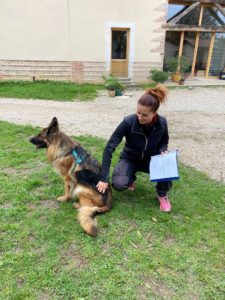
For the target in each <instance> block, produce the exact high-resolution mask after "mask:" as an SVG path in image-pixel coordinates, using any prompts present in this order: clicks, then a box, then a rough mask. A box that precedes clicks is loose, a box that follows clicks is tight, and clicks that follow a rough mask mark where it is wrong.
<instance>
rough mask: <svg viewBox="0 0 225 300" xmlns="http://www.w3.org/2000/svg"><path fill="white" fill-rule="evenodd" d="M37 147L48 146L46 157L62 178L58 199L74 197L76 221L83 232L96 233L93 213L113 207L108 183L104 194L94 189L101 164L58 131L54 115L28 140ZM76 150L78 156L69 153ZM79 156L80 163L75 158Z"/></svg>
mask: <svg viewBox="0 0 225 300" xmlns="http://www.w3.org/2000/svg"><path fill="white" fill-rule="evenodd" d="M30 142H31V143H33V144H34V145H36V148H37V149H41V148H47V158H48V160H49V161H50V162H51V163H52V166H53V168H54V169H55V170H56V171H57V172H58V173H59V174H60V175H61V176H62V177H63V180H64V185H65V193H64V195H63V196H61V197H59V198H58V199H57V200H58V201H67V200H68V199H70V198H77V199H78V200H79V202H78V203H74V205H73V206H74V207H75V208H77V209H78V220H79V222H80V225H81V227H82V228H83V229H84V231H85V232H86V233H88V234H90V235H92V236H95V235H96V234H97V226H96V220H95V215H96V214H98V213H104V212H107V211H109V210H110V209H111V208H112V191H111V187H110V186H109V188H108V190H107V191H106V192H105V194H101V193H99V192H98V191H97V189H96V184H97V183H98V181H99V176H100V171H101V167H100V165H99V163H98V162H97V160H95V159H94V158H93V157H91V156H90V155H89V154H88V153H87V152H86V151H85V149H84V148H83V147H82V146H81V145H80V144H79V143H78V142H77V141H75V140H72V139H71V138H69V137H68V136H67V135H66V134H64V133H63V132H61V131H60V130H59V125H58V120H57V119H56V118H53V119H52V121H51V123H50V125H49V126H48V127H47V128H44V129H43V130H42V131H41V132H40V133H39V134H38V135H37V136H34V137H32V138H31V139H30ZM73 150H75V151H76V153H77V157H75V156H74V155H73V154H72V152H73ZM80 158H81V160H82V161H81V162H79V161H78V160H79V159H80Z"/></svg>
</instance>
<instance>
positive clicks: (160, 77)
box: [150, 69, 168, 83]
mask: <svg viewBox="0 0 225 300" xmlns="http://www.w3.org/2000/svg"><path fill="white" fill-rule="evenodd" d="M150 73H151V79H152V80H153V81H155V82H161V83H163V82H165V81H166V80H167V79H168V73H167V72H163V71H160V70H157V69H152V70H151V71H150Z"/></svg>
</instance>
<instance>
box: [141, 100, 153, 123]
mask: <svg viewBox="0 0 225 300" xmlns="http://www.w3.org/2000/svg"><path fill="white" fill-rule="evenodd" d="M155 115H156V112H152V111H151V110H150V108H149V107H148V106H144V105H141V104H138V105H137V118H138V121H139V123H140V124H141V125H145V124H149V123H151V121H152V119H153V118H154V116H155Z"/></svg>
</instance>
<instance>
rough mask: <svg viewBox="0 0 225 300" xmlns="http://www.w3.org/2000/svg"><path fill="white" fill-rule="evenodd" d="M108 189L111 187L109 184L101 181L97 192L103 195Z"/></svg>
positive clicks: (97, 186)
mask: <svg viewBox="0 0 225 300" xmlns="http://www.w3.org/2000/svg"><path fill="white" fill-rule="evenodd" d="M108 187H109V184H108V182H104V181H99V182H98V184H97V185H96V188H97V190H98V191H99V192H100V193H102V194H104V193H105V191H106V190H107V188H108Z"/></svg>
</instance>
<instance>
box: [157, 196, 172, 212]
mask: <svg viewBox="0 0 225 300" xmlns="http://www.w3.org/2000/svg"><path fill="white" fill-rule="evenodd" d="M158 199H159V203H160V210H161V211H162V212H170V211H171V204H170V201H169V199H168V197H167V196H165V197H160V196H158Z"/></svg>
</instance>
